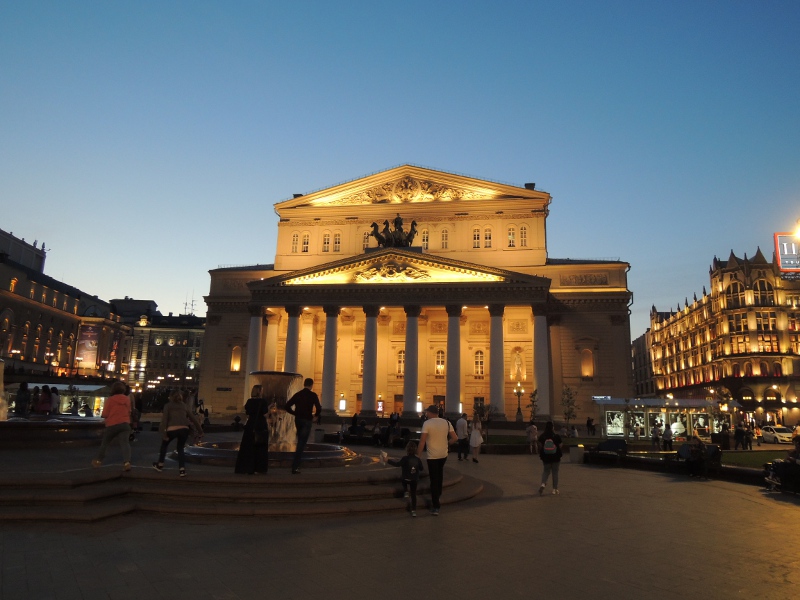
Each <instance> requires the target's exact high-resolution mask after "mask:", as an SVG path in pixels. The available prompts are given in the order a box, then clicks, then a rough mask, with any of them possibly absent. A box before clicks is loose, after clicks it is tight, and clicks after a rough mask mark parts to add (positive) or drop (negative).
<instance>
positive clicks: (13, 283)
mask: <svg viewBox="0 0 800 600" xmlns="http://www.w3.org/2000/svg"><path fill="white" fill-rule="evenodd" d="M18 281H19V279H17V278H16V277H12V278H11V283H10V284H9V286H8V291H9V292H13V291H14V288H15V287H17V282H18Z"/></svg>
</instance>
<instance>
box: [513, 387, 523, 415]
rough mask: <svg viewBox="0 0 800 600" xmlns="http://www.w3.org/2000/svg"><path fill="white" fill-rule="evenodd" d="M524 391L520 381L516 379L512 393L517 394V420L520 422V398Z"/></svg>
mask: <svg viewBox="0 0 800 600" xmlns="http://www.w3.org/2000/svg"><path fill="white" fill-rule="evenodd" d="M524 393H525V390H524V389H523V387H522V382H520V381H518V382H517V385H516V387H515V388H514V394H515V395H516V396H517V422H518V423H522V403H521V398H522V394H524Z"/></svg>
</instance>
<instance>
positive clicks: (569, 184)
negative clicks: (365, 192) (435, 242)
mask: <svg viewBox="0 0 800 600" xmlns="http://www.w3.org/2000/svg"><path fill="white" fill-rule="evenodd" d="M798 31H800V2H798V1H796V0H790V1H784V2H780V1H755V0H753V1H736V0H728V1H718V2H711V1H702V0H691V1H677V0H671V1H669V2H648V1H641V0H633V1H618V2H611V1H609V2H603V1H601V0H591V1H586V2H578V1H559V2H553V1H546V2H536V1H528V2H522V1H518V2H504V1H500V0H494V1H491V2H489V1H487V2H477V1H463V0H462V1H452V2H436V1H432V0H425V1H406V2H380V1H375V0H370V1H363V2H362V1H353V0H348V1H342V2H331V1H321V0H320V1H317V2H312V1H297V0H295V1H292V2H266V1H265V2H246V1H235V2H201V1H191V2H177V1H172V2H170V1H158V2H146V1H143V0H137V1H129V2H124V1H118V2H108V1H102V2H90V1H81V2H71V1H66V0H58V1H52V2H46V1H37V0H30V1H26V2H14V1H11V0H0V206H2V212H0V228H2V229H5V230H6V231H13V232H14V234H15V235H16V236H17V237H24V238H25V239H26V240H27V241H29V242H31V241H33V240H34V239H36V240H38V241H39V243H41V242H42V241H44V242H45V243H46V245H47V247H48V248H51V250H49V251H48V256H47V263H46V267H45V272H46V273H47V274H48V275H51V276H52V277H55V278H57V279H59V280H61V281H64V282H65V283H68V284H70V285H74V286H76V287H78V288H80V289H82V290H84V291H85V292H88V293H91V294H96V295H98V296H100V297H101V298H103V299H105V300H110V299H112V298H115V297H123V296H126V295H128V296H131V297H135V298H145V299H153V300H155V301H156V302H157V303H158V305H159V308H160V309H161V311H162V312H164V313H167V312H169V311H172V312H174V313H176V314H177V313H179V312H183V309H184V302H185V301H186V300H187V299H189V300H191V298H192V295H194V298H195V300H196V307H195V312H196V313H197V314H201V315H202V314H205V304H204V303H203V300H202V297H203V295H205V294H207V293H208V285H209V276H208V270H209V269H213V268H216V267H217V266H219V265H232V264H233V265H240V264H254V263H271V262H272V261H273V259H274V255H275V236H276V231H277V227H276V222H277V218H276V216H275V213H274V211H273V209H272V205H273V204H274V203H275V202H278V201H281V200H285V199H287V198H290V197H291V195H292V193H307V192H310V191H313V190H316V189H319V188H323V187H327V186H330V185H333V184H336V183H339V182H341V181H344V180H349V179H354V178H357V177H360V176H363V175H366V174H369V173H372V172H375V171H381V170H384V169H388V168H390V167H393V166H396V165H399V164H403V163H413V164H418V165H422V166H426V167H431V168H435V169H439V170H443V171H450V172H455V173H464V174H467V175H470V176H473V177H479V178H485V179H491V180H496V181H502V182H507V183H512V184H515V185H520V186H521V185H523V184H524V183H525V182H536V184H537V188H538V189H543V190H545V191H547V192H549V193H551V194H552V196H553V202H552V204H551V207H550V208H551V210H550V217H549V219H548V232H547V233H548V250H549V256H550V257H551V258H620V259H622V260H624V261H626V262H629V263H630V265H631V270H630V274H629V280H628V284H629V288H630V289H631V290H632V291H633V293H634V304H633V306H632V316H631V334H632V336H633V337H636V336H638V335H641V334H642V333H643V332H644V331H645V329H646V328H647V327H648V325H649V317H648V315H649V311H650V307H651V305H653V304H655V305H656V307H657V308H658V309H659V310H669V309H670V308H674V307H675V306H676V305H677V303H678V302H680V303H681V304H682V303H683V300H684V298H686V297H688V298H689V300H690V301H691V299H692V295H693V294H694V293H697V294H698V295H700V293H701V291H702V288H703V286H704V285H706V286H707V285H708V267H709V265H710V263H711V260H712V258H713V257H714V256H715V255H717V256H718V257H720V258H727V256H728V254H729V253H730V251H731V250H734V252H735V253H736V254H737V255H739V256H741V255H743V254H745V253H746V254H747V255H748V256H752V255H753V254H754V253H755V251H756V248H757V247H759V246H760V247H761V249H762V251H763V252H764V254H765V256H766V257H767V259H770V258H771V257H772V234H773V233H774V232H776V231H785V230H790V229H792V228H793V226H794V223H795V221H796V220H797V219H798V217H800V114H798V111H799V110H800V108H798V107H800V34H798Z"/></svg>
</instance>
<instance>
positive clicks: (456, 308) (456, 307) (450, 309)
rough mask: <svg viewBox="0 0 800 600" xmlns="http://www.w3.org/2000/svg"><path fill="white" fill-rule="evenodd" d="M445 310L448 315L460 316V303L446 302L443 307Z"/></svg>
mask: <svg viewBox="0 0 800 600" xmlns="http://www.w3.org/2000/svg"><path fill="white" fill-rule="evenodd" d="M444 308H445V310H446V311H447V316H448V317H460V316H461V310H462V309H461V305H460V304H448V305H447V306H445V307H444Z"/></svg>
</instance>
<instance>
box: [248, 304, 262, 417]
mask: <svg viewBox="0 0 800 600" xmlns="http://www.w3.org/2000/svg"><path fill="white" fill-rule="evenodd" d="M263 330H264V318H263V317H262V316H261V308H257V309H253V313H252V316H251V317H250V334H249V335H248V337H247V363H246V366H245V378H244V402H247V399H248V398H250V388H252V387H253V382H252V381H251V379H253V378H252V377H250V373H252V372H253V371H260V370H261V347H262V344H263V343H264V342H263V336H262V333H263Z"/></svg>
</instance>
